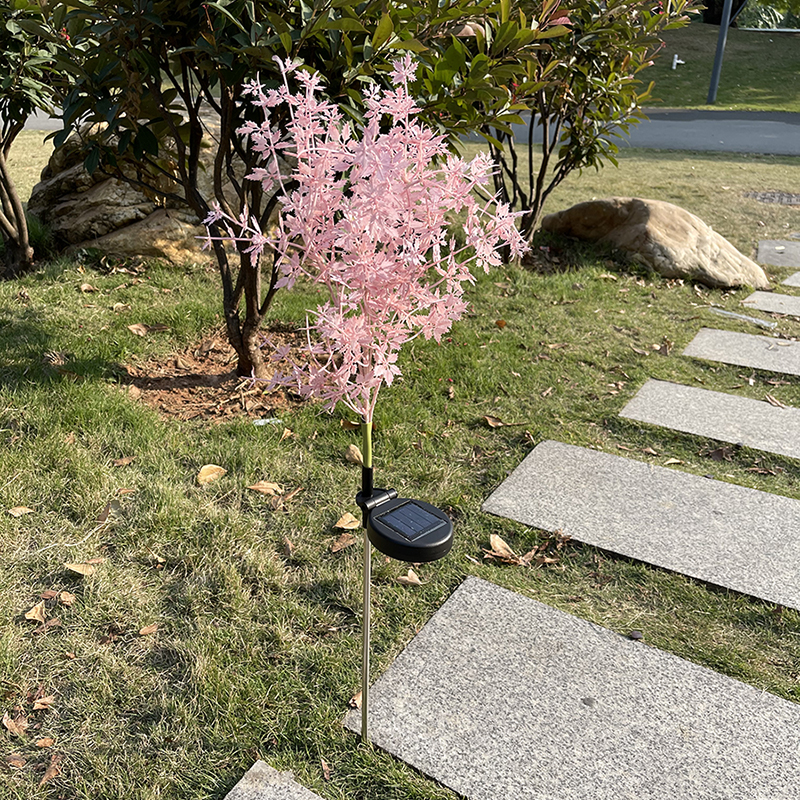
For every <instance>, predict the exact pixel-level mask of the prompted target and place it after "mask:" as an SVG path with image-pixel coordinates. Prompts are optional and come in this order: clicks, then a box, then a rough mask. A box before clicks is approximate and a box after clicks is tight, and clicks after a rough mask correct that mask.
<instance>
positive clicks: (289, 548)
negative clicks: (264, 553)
mask: <svg viewBox="0 0 800 800" xmlns="http://www.w3.org/2000/svg"><path fill="white" fill-rule="evenodd" d="M294 549H295V548H294V545H293V544H292V540H291V539H290V538H289V537H288V536H284V537H283V554H284V555H285V556H286V558H292V556H294Z"/></svg>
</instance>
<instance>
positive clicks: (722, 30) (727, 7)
mask: <svg viewBox="0 0 800 800" xmlns="http://www.w3.org/2000/svg"><path fill="white" fill-rule="evenodd" d="M732 5H733V0H725V4H724V5H723V7H722V19H721V20H720V23H719V36H718V37H717V52H716V55H715V56H714V66H713V68H712V70H711V84H710V86H709V87H708V97H707V98H706V104H707V105H711V104H712V103H715V102H716V101H717V89H718V88H719V76H720V75H721V74H722V56H723V55H724V54H725V43H726V42H727V41H728V28H729V27H730V24H731V6H732Z"/></svg>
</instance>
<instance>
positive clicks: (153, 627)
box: [139, 622, 158, 636]
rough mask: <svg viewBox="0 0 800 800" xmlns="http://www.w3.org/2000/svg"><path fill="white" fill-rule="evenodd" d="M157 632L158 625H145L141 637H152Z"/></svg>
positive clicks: (155, 623)
mask: <svg viewBox="0 0 800 800" xmlns="http://www.w3.org/2000/svg"><path fill="white" fill-rule="evenodd" d="M157 630H158V623H157V622H153V623H151V624H150V625H145V626H144V628H142V629H141V630H140V631H139V636H150V634H151V633H155V632H156V631H157Z"/></svg>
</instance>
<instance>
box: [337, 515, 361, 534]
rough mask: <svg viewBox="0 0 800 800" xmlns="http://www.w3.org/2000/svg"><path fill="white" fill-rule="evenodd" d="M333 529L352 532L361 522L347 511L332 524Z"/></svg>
mask: <svg viewBox="0 0 800 800" xmlns="http://www.w3.org/2000/svg"><path fill="white" fill-rule="evenodd" d="M333 527H334V528H339V530H343V531H352V530H355V529H356V528H360V527H361V520H360V519H356V517H354V516H353V515H352V514H351V513H350V512H349V511H347V512H345V513H344V514H342V516H341V517H339V519H338V520H337V521H336V522H335V523H334V525H333Z"/></svg>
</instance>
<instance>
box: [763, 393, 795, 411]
mask: <svg viewBox="0 0 800 800" xmlns="http://www.w3.org/2000/svg"><path fill="white" fill-rule="evenodd" d="M764 399H765V400H766V401H767V402H768V403H769V404H770V405H771V406H775V408H788V407H789V406H787V405H786V403H782V402H781V401H780V400H778V398H777V397H773V396H772V395H771V394H765V395H764Z"/></svg>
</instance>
